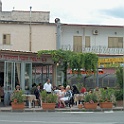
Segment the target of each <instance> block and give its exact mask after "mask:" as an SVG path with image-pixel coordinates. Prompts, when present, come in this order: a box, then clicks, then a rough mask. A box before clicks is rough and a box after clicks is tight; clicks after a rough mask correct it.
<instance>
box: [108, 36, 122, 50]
mask: <svg viewBox="0 0 124 124" xmlns="http://www.w3.org/2000/svg"><path fill="white" fill-rule="evenodd" d="M108 48H123V37H109V38H108Z"/></svg>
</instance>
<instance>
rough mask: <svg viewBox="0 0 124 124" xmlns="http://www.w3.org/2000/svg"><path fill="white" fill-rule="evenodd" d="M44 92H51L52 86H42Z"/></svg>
mask: <svg viewBox="0 0 124 124" xmlns="http://www.w3.org/2000/svg"><path fill="white" fill-rule="evenodd" d="M43 89H44V90H46V92H52V85H51V84H50V83H49V84H48V83H47V82H46V83H45V84H44V87H43Z"/></svg>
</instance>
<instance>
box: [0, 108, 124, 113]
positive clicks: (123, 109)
mask: <svg viewBox="0 0 124 124" xmlns="http://www.w3.org/2000/svg"><path fill="white" fill-rule="evenodd" d="M104 111H124V108H122V107H121V108H112V109H101V108H99V109H84V108H82V109H78V108H76V109H71V108H67V109H55V110H43V109H42V108H41V109H35V108H33V109H24V110H12V109H11V108H8V109H7V108H5V109H0V112H104Z"/></svg>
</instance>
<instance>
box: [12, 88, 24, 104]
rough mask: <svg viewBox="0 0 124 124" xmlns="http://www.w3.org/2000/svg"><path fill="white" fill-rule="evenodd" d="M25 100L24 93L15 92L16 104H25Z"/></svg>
mask: <svg viewBox="0 0 124 124" xmlns="http://www.w3.org/2000/svg"><path fill="white" fill-rule="evenodd" d="M24 99H25V96H23V91H22V90H20V91H14V92H13V94H12V102H14V100H16V101H17V103H23V102H24Z"/></svg>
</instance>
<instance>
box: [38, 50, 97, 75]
mask: <svg viewBox="0 0 124 124" xmlns="http://www.w3.org/2000/svg"><path fill="white" fill-rule="evenodd" d="M42 54H51V56H52V59H53V61H54V62H55V63H60V62H61V63H65V65H66V66H69V68H71V69H72V71H74V69H77V70H78V72H79V73H80V69H81V68H84V69H85V70H86V71H94V72H95V71H96V66H97V62H98V56H97V55H96V54H94V53H78V52H73V51H70V50H61V49H60V50H40V51H38V57H40V56H41V55H42Z"/></svg>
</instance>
